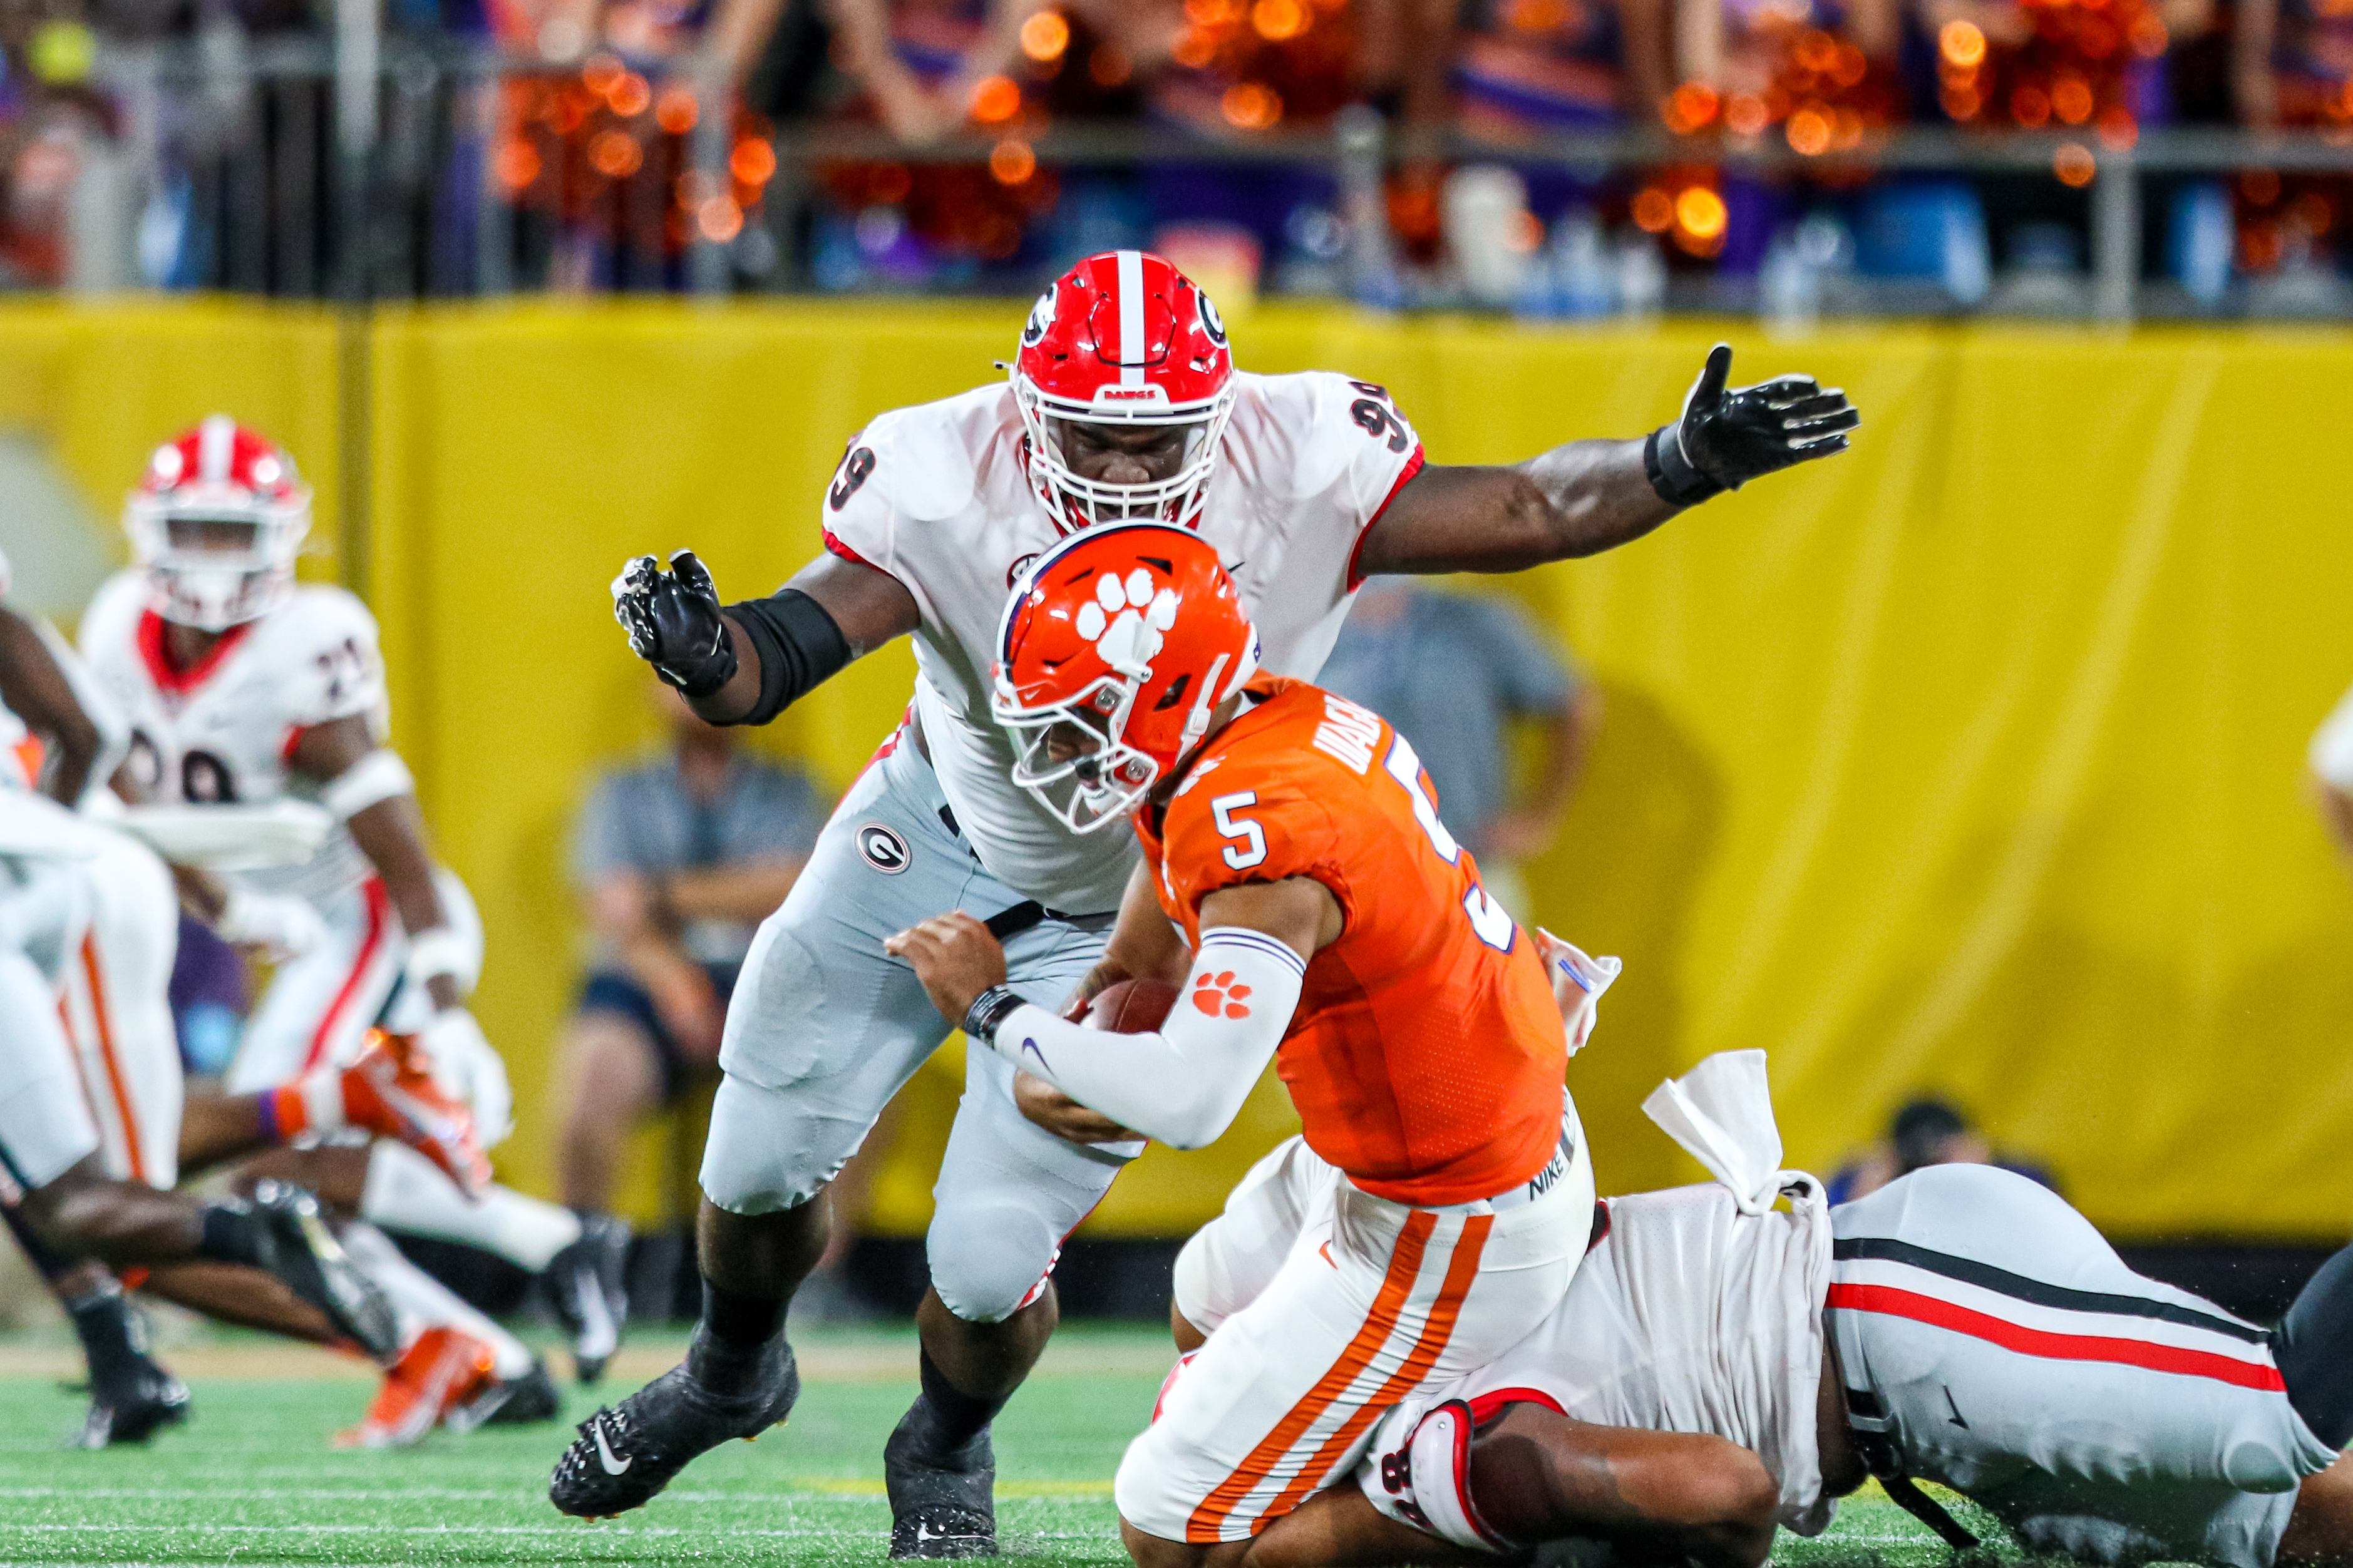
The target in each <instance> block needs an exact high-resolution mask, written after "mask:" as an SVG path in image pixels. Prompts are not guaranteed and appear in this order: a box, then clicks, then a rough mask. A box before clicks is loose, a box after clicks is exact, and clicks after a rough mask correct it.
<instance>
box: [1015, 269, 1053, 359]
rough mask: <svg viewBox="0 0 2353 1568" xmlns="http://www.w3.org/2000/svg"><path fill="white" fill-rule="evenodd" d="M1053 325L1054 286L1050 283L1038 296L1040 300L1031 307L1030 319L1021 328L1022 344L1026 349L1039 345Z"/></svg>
mask: <svg viewBox="0 0 2353 1568" xmlns="http://www.w3.org/2000/svg"><path fill="white" fill-rule="evenodd" d="M1053 326H1054V286H1053V285H1051V284H1049V285H1047V288H1046V291H1045V292H1044V293H1043V294H1040V295H1039V296H1038V302H1037V303H1036V304H1034V305H1032V306H1030V307H1029V321H1026V322H1024V323H1023V324H1022V328H1021V346H1022V347H1023V348H1025V349H1027V348H1035V347H1037V345H1038V344H1039V342H1040V341H1042V340H1043V339H1044V338H1045V336H1046V334H1047V333H1048V332H1049V331H1052V330H1053Z"/></svg>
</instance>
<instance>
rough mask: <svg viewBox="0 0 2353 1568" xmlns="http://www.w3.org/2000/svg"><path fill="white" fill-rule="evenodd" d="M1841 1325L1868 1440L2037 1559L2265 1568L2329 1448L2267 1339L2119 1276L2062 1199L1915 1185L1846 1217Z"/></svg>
mask: <svg viewBox="0 0 2353 1568" xmlns="http://www.w3.org/2000/svg"><path fill="white" fill-rule="evenodd" d="M1831 1227H1832V1230H1833V1232H1834V1234H1835V1236H1836V1237H1837V1240H1836V1243H1835V1255H1834V1260H1833V1262H1832V1264H1831V1290H1830V1300H1829V1308H1830V1311H1829V1314H1828V1316H1829V1319H1830V1326H1831V1333H1832V1334H1833V1335H1834V1336H1835V1339H1836V1342H1837V1346H1838V1353H1839V1358H1840V1362H1841V1371H1842V1373H1843V1376H1844V1377H1845V1380H1846V1385H1847V1388H1848V1390H1849V1394H1848V1400H1849V1404H1850V1405H1851V1407H1852V1409H1853V1410H1854V1413H1855V1415H1856V1417H1857V1418H1856V1419H1855V1421H1854V1425H1855V1426H1858V1427H1861V1428H1863V1429H1865V1430H1883V1431H1885V1432H1886V1433H1887V1434H1888V1435H1889V1436H1890V1437H1891V1438H1892V1439H1893V1441H1894V1447H1895V1449H1896V1451H1897V1453H1898V1454H1900V1455H1901V1456H1902V1458H1903V1461H1904V1466H1905V1470H1906V1472H1907V1473H1909V1474H1911V1475H1914V1476H1916V1477H1919V1478H1922V1479H1928V1480H1935V1481H1940V1482H1943V1483H1944V1484H1945V1485H1947V1486H1949V1487H1952V1488H1954V1489H1956V1490H1958V1491H1963V1492H1966V1493H1968V1495H1969V1496H1970V1497H1972V1498H1974V1499H1976V1500H1978V1502H1980V1503H1982V1504H1984V1505H1985V1506H1986V1507H1987V1508H1989V1509H1990V1510H1993V1512H1994V1513H1996V1514H1997V1515H1999V1516H2000V1518H2001V1519H2002V1521H2004V1522H2005V1523H2007V1524H2008V1525H2009V1526H2010V1528H2011V1529H2012V1530H2013V1531H2016V1532H2017V1533H2018V1535H2019V1536H2020V1538H2021V1540H2022V1541H2024V1542H2026V1543H2027V1544H2028V1545H2029V1546H2031V1547H2032V1548H2034V1549H2036V1550H2039V1551H2043V1552H2066V1553H2068V1554H2071V1555H2073V1556H2078V1557H2085V1558H2091V1559H2094V1560H2098V1561H2104V1562H2111V1563H2140V1562H2148V1561H2155V1560H2163V1561H2171V1562H2190V1563H2216V1564H2229V1565H2231V1568H2270V1564H2271V1562H2272V1559H2273V1556H2274V1552H2276V1550H2277V1548H2278V1545H2279V1538H2280V1532H2281V1531H2283V1530H2284V1529H2286V1527H2287V1520H2288V1515H2289V1513H2290V1511H2291V1510H2294V1508H2295V1497H2296V1488H2297V1486H2298V1484H2299V1483H2300V1482H2301V1481H2302V1479H2303V1478H2305V1477H2306V1476H2308V1475H2311V1474H2314V1473H2316V1471H2319V1470H2321V1469H2325V1468H2327V1466H2328V1465H2329V1464H2330V1462H2332V1461H2333V1460H2334V1459H2335V1458H2337V1455H2336V1452H2335V1450H2333V1449H2331V1448H2330V1447H2328V1446H2327V1444H2325V1443H2323V1442H2321V1441H2320V1439H2319V1438H2317V1437H2316V1436H2314V1435H2313V1433H2312V1431H2311V1429H2310V1428H2309V1427H2307V1426H2306V1425H2305V1423H2304V1421H2303V1419H2302V1418H2301V1417H2299V1416H2298V1415H2296V1413H2295V1409H2294V1408H2293V1407H2292V1406H2291V1405H2290V1404H2289V1401H2288V1396H2287V1393H2286V1390H2285V1388H2284V1384H2283V1382H2282V1379H2281V1377H2280V1373H2279V1369H2278V1366H2277V1364H2276V1363H2275V1362H2274V1358H2273V1355H2272V1345H2271V1335H2270V1333H2269V1332H2268V1331H2265V1330H2263V1329H2260V1328H2257V1327H2256V1326H2254V1325H2253V1324H2251V1323H2247V1322H2243V1321H2241V1320H2239V1319H2237V1318H2233V1317H2232V1316H2231V1315H2230V1314H2229V1313H2227V1312H2225V1311H2223V1310H2221V1308H2219V1307H2216V1306H2214V1305H2213V1304H2212V1303H2211V1302H2209V1301H2207V1300H2203V1299H2202V1298H2200V1297H2198V1296H2193V1295H2191V1294H2190V1293H2189V1292H2188V1291H2186V1290H2179V1289H2174V1288H2173V1287H2172V1286H2169V1285H2163V1284H2160V1283H2158V1281H2156V1280H2154V1279H2147V1278H2144V1277H2143V1276H2141V1275H2138V1274H2136V1273H2134V1272H2133V1271H2132V1270H2131V1269H2129V1268H2126V1267H2125V1263H2124V1260H2123V1259H2122V1258H2118V1257H2117V1256H2116V1251H2115V1249H2114V1248H2113V1247H2109V1246H2108V1244H2107V1242H2106V1241H2105V1240H2104V1239H2103V1238H2102V1237H2101V1236H2100V1233H2099V1232H2098V1231H2097V1230H2095V1229H2094V1228H2093V1226H2092V1224H2091V1222H2090V1221H2089V1220H2087V1219H2085V1218H2084V1216H2083V1215H2080V1214H2077V1213H2076V1212H2075V1211H2074V1210H2073V1208H2071V1207H2069V1206H2068V1205H2067V1204H2066V1203H2065V1202H2064V1201H2063V1200H2062V1199H2061V1198H2060V1197H2059V1195H2058V1194H2055V1193H2052V1192H2051V1191H2050V1190H2048V1189H2047V1188H2044V1187H2042V1186H2041V1185H2039V1184H2036V1183H2033V1182H2031V1181H2029V1180H2027V1179H2026V1178H2025V1177H2023V1176H2020V1175H2016V1174H2013V1173H2010V1172H2008V1171H2003V1170H1999V1169H1996V1168H1994V1167H1992V1166H1989V1165H1937V1166H1931V1167H1930V1168H1928V1169H1926V1170H1924V1171H1917V1172H1915V1173H1912V1174H1911V1175H1909V1176H1905V1177H1904V1178H1903V1179H1902V1180H1900V1181H1896V1182H1894V1183H1891V1184H1889V1185H1887V1186H1885V1187H1883V1188H1882V1189H1881V1190H1880V1191H1878V1192H1876V1193H1873V1194H1871V1195H1870V1196H1869V1197H1867V1198H1863V1199H1861V1200H1860V1201H1858V1202H1855V1203H1851V1204H1844V1205H1840V1206H1839V1207H1838V1208H1837V1209H1835V1210H1833V1211H1832V1212H1831Z"/></svg>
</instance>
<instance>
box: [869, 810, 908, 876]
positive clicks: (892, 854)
mask: <svg viewBox="0 0 2353 1568" xmlns="http://www.w3.org/2000/svg"><path fill="white" fill-rule="evenodd" d="M858 855H859V858H860V859H862V860H864V861H865V862H866V863H867V864H868V865H869V866H871V867H873V868H875V869H876V870H877V871H880V872H881V873H882V874H883V875H884V876H886V877H895V876H897V875H898V874H899V873H900V872H902V871H903V870H905V869H906V868H907V867H908V865H909V863H910V862H912V861H913V859H914V856H913V853H912V852H910V851H909V849H908V848H907V841H906V840H905V839H903V838H902V837H899V832H898V829H896V828H894V827H892V826H888V825H886V824H884V823H880V822H869V823H865V824H862V825H861V826H860V827H859V829H858Z"/></svg>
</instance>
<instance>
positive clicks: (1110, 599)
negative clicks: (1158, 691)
mask: <svg viewBox="0 0 2353 1568" xmlns="http://www.w3.org/2000/svg"><path fill="white" fill-rule="evenodd" d="M1071 625H1072V626H1076V627H1077V628H1078V633H1079V635H1080V636H1081V637H1084V638H1086V639H1087V640H1088V641H1089V642H1091V643H1092V644H1094V645H1095V654H1096V656H1097V657H1098V658H1101V659H1102V660H1103V662H1104V663H1105V664H1107V665H1110V666H1111V667H1112V668H1113V669H1116V670H1119V671H1121V672H1123V673H1134V674H1148V673H1149V672H1150V668H1151V664H1152V660H1153V657H1154V656H1155V655H1156V654H1157V653H1159V651H1160V645H1161V643H1162V642H1163V641H1165V640H1166V638H1165V637H1164V636H1163V634H1164V633H1166V631H1167V630H1168V628H1169V627H1170V626H1175V625H1176V593H1175V591H1174V590H1173V589H1168V588H1160V589H1156V590H1155V588H1154V587H1153V584H1152V574H1151V573H1149V572H1146V571H1145V569H1144V568H1143V567H1141V566H1139V567H1137V568H1136V569H1135V570H1134V571H1133V572H1130V573H1129V574H1127V575H1126V576H1125V577H1119V576H1115V575H1113V574H1111V573H1108V572H1107V573H1105V574H1103V575H1102V576H1100V577H1098V578H1096V579H1095V596H1094V597H1093V598H1092V599H1089V600H1088V601H1087V602H1086V603H1085V604H1083V605H1080V606H1079V612H1078V614H1077V616H1074V617H1073V618H1072V621H1071Z"/></svg>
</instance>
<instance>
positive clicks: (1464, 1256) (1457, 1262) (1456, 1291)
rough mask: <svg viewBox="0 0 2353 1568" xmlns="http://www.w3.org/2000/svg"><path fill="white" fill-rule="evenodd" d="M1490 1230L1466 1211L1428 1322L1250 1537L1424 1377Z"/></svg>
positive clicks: (1485, 1218)
mask: <svg viewBox="0 0 2353 1568" xmlns="http://www.w3.org/2000/svg"><path fill="white" fill-rule="evenodd" d="M1494 1228H1495V1216H1494V1215H1491V1214H1481V1215H1471V1216H1470V1217H1469V1218H1467V1219H1465V1220H1464V1221H1463V1222H1462V1235H1461V1237H1460V1238H1459V1239H1458V1240H1457V1241H1456V1242H1455V1243H1454V1256H1453V1257H1452V1258H1449V1259H1448V1260H1447V1264H1446V1281H1445V1283H1444V1284H1443V1285H1442V1286H1440V1289H1439V1292H1438V1300H1436V1301H1434V1302H1432V1303H1431V1305H1430V1321H1428V1322H1427V1323H1425V1324H1423V1325H1422V1330H1421V1337H1420V1338H1419V1340H1417V1341H1415V1342H1414V1347H1413V1350H1412V1351H1411V1352H1409V1354H1408V1355H1407V1356H1406V1358H1405V1362H1404V1363H1403V1364H1402V1365H1400V1366H1399V1367H1398V1369H1397V1371H1396V1373H1394V1374H1392V1375H1391V1376H1390V1378H1389V1380H1388V1382H1386V1383H1384V1384H1381V1386H1380V1387H1379V1388H1378V1389H1377V1390H1376V1391H1375V1392H1374V1394H1373V1396H1372V1397H1371V1398H1370V1399H1368V1400H1366V1402H1365V1403H1364V1404H1362V1405H1358V1406H1357V1407H1356V1409H1355V1410H1354V1411H1352V1412H1350V1413H1349V1415H1348V1418H1347V1419H1346V1420H1345V1421H1344V1422H1342V1423H1341V1424H1340V1429H1339V1430H1338V1431H1336V1432H1335V1433H1333V1434H1332V1436H1329V1437H1327V1438H1325V1439H1324V1446H1323V1447H1321V1448H1318V1449H1316V1450H1315V1457H1314V1458H1312V1459H1310V1460H1308V1461H1307V1464H1306V1466H1305V1468H1303V1469H1302V1470H1301V1471H1300V1472H1299V1473H1298V1474H1297V1475H1295V1476H1293V1477H1292V1478H1291V1483H1290V1484H1289V1485H1288V1486H1286V1487H1284V1488H1283V1489H1282V1492H1281V1493H1280V1494H1279V1495H1278V1496H1277V1497H1276V1498H1275V1500H1273V1501H1272V1502H1271V1503H1269V1504H1267V1505H1266V1507H1265V1508H1264V1509H1263V1510H1261V1512H1260V1514H1259V1516H1258V1518H1256V1519H1254V1520H1252V1521H1250V1533H1251V1534H1252V1535H1256V1534H1257V1533H1258V1532H1259V1531H1261V1530H1263V1529H1265V1528H1266V1527H1267V1526H1268V1525H1270V1524H1272V1523H1273V1522H1274V1521H1276V1520H1278V1519H1281V1518H1282V1516H1283V1515H1284V1514H1286V1513H1289V1512H1290V1511H1291V1510H1293V1509H1294V1508H1297V1507H1298V1506H1299V1504H1300V1501H1301V1500H1302V1499H1303V1498H1305V1497H1306V1496H1307V1494H1308V1493H1309V1492H1311V1491H1314V1489H1316V1488H1317V1487H1320V1486H1322V1485H1323V1484H1324V1479H1325V1477H1326V1476H1327V1475H1328V1474H1329V1472H1330V1470H1331V1468H1332V1467H1333V1466H1334V1465H1336V1464H1338V1463H1339V1462H1340V1459H1341V1458H1342V1457H1343V1456H1344V1455H1345V1454H1346V1453H1347V1451H1348V1449H1349V1447H1351V1446H1352V1445H1354V1444H1355V1442H1356V1438H1357V1436H1359V1435H1360V1434H1361V1433H1362V1432H1363V1431H1364V1429H1365V1428H1366V1427H1367V1426H1371V1425H1372V1424H1373V1421H1374V1419H1375V1418H1376V1417H1377V1416H1379V1415H1382V1414H1384V1413H1385V1412H1387V1411H1388V1408H1389V1406H1390V1405H1395V1404H1396V1403H1397V1402H1398V1400H1400V1399H1403V1398H1404V1397H1405V1396H1406V1395H1407V1394H1409V1393H1411V1392H1412V1391H1413V1390H1414V1388H1415V1387H1417V1386H1418V1385H1419V1384H1420V1382H1421V1380H1422V1379H1423V1378H1425V1377H1428V1376H1429V1375H1430V1368H1431V1367H1433V1366H1435V1365H1437V1364H1438V1358H1439V1357H1440V1355H1443V1354H1444V1353H1445V1352H1446V1342H1447V1341H1449V1340H1451V1339H1452V1338H1453V1337H1454V1324H1455V1321H1456V1320H1457V1319H1459V1318H1460V1317H1461V1315H1462V1300H1463V1298H1464V1297H1466V1296H1468V1295H1470V1294H1471V1282H1472V1280H1473V1279H1476V1278H1477V1277H1478V1274H1479V1254H1480V1253H1481V1251H1482V1250H1483V1249H1484V1248H1485V1247H1486V1245H1487V1233H1488V1232H1489V1231H1491V1230H1493V1229H1494Z"/></svg>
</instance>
